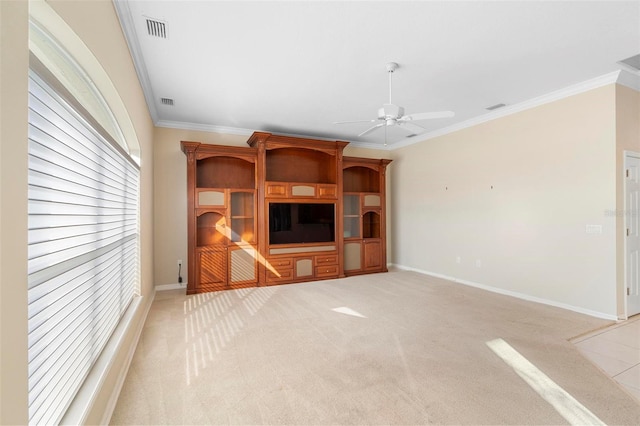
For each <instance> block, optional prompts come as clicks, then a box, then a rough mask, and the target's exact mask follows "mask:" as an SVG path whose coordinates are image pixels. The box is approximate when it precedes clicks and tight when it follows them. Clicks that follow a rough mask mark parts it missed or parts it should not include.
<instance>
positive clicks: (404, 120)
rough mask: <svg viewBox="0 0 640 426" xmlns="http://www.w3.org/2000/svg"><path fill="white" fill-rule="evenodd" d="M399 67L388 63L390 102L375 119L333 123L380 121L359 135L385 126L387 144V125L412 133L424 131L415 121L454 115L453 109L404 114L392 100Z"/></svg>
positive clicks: (380, 110)
mask: <svg viewBox="0 0 640 426" xmlns="http://www.w3.org/2000/svg"><path fill="white" fill-rule="evenodd" d="M398 68H399V65H398V64H397V63H395V62H389V63H388V64H387V72H388V73H389V103H388V104H384V105H383V106H382V108H380V109H379V110H378V118H376V119H373V120H357V121H336V122H334V123H333V124H348V123H375V122H376V121H379V122H380V123H378V124H376V125H375V126H373V127H370V128H368V129H367V130H365V131H364V132H362V133H360V134H359V135H358V136H359V137H360V136H364V135H366V134H368V133H371V132H373V131H374V130H376V129H379V128H381V127H383V126H384V127H385V145H386V130H387V129H386V127H387V126H395V125H398V126H399V127H400V128H401V129H404V130H406V131H408V132H409V133H412V134H418V133H422V132H424V131H425V130H426V129H425V128H424V127H421V126H418V125H417V124H414V123H412V122H413V121H419V120H429V119H433V118H448V117H453V116H454V115H455V114H454V113H453V112H452V111H437V112H422V113H417V114H411V115H404V108H403V107H401V106H398V105H394V104H393V102H391V89H392V81H393V72H394V71H395V70H397V69H398Z"/></svg>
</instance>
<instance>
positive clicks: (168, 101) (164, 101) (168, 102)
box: [160, 98, 173, 106]
mask: <svg viewBox="0 0 640 426" xmlns="http://www.w3.org/2000/svg"><path fill="white" fill-rule="evenodd" d="M160 102H161V103H162V105H167V106H173V99H170V98H160Z"/></svg>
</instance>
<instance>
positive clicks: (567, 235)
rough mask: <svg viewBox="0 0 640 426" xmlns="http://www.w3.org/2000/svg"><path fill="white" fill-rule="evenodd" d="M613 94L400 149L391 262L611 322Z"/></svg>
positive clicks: (603, 92) (575, 99)
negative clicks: (595, 229)
mask: <svg viewBox="0 0 640 426" xmlns="http://www.w3.org/2000/svg"><path fill="white" fill-rule="evenodd" d="M615 95H616V88H615V85H609V86H605V87H601V88H598V89H595V90H591V91H589V92H585V93H582V94H578V95H574V96H572V97H569V98H565V99H562V100H559V101H555V102H552V103H549V104H545V105H542V106H538V107H536V108H532V109H530V110H527V111H523V112H519V113H515V114H512V115H509V116H505V117H502V118H499V119H497V120H494V121H491V122H487V123H484V124H480V125H477V126H474V127H471V128H468V129H464V130H460V131H458V132H455V133H451V134H448V135H445V136H441V137H437V138H434V139H430V140H427V141H424V142H422V143H419V144H416V145H412V146H409V147H406V148H402V149H398V150H396V151H393V160H394V162H393V166H394V168H393V172H394V176H393V184H392V188H391V192H392V198H393V204H392V212H393V222H392V229H391V232H392V234H395V235H396V238H395V239H394V246H393V254H394V257H393V262H394V263H396V264H399V265H402V266H406V267H410V268H415V269H418V270H422V271H426V272H431V273H435V274H440V275H443V276H447V277H453V278H455V279H458V280H461V281H466V282H468V283H472V284H479V285H482V286H487V287H491V288H494V289H496V290H498V291H502V292H505V293H511V294H517V295H522V296H526V297H528V298H531V299H535V300H541V301H547V302H550V303H553V304H556V305H559V306H564V307H568V308H574V309H576V310H580V311H583V312H587V313H591V314H595V315H601V316H607V317H615V315H616V313H617V311H616V246H615V244H616V242H615V241H616V238H615V220H614V218H612V217H608V216H607V215H605V211H607V210H611V209H614V208H615V206H616V180H615V176H616V175H615V173H616V159H615V156H616V139H615V138H616V136H615V131H616V119H615V107H616V105H615ZM586 225H601V226H602V234H587V232H586ZM458 258H459V260H460V262H459V263H458V262H457V259H458ZM477 262H479V263H478V264H477ZM477 265H479V266H477Z"/></svg>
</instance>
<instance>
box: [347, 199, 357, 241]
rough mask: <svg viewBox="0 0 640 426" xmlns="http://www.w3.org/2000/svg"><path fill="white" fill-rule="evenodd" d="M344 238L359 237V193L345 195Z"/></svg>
mask: <svg viewBox="0 0 640 426" xmlns="http://www.w3.org/2000/svg"><path fill="white" fill-rule="evenodd" d="M343 201H344V203H343V205H344V207H343V208H344V238H360V195H345V196H344V198H343Z"/></svg>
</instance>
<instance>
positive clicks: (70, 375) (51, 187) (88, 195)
mask: <svg viewBox="0 0 640 426" xmlns="http://www.w3.org/2000/svg"><path fill="white" fill-rule="evenodd" d="M48 81H49V80H47V81H45V80H44V79H43V78H41V77H40V76H39V75H37V74H36V73H35V72H33V71H31V72H30V74H29V177H28V181H29V201H28V206H29V207H28V209H29V235H28V243H29V246H28V247H29V248H28V255H29V256H28V258H29V260H28V271H29V277H28V287H29V289H28V303H29V308H28V312H29V323H28V332H29V337H28V341H29V421H30V423H32V424H53V423H59V422H60V419H61V418H62V416H63V415H64V413H65V411H66V409H67V408H68V407H69V404H70V403H71V401H72V400H73V398H74V396H75V395H76V393H77V392H78V390H79V389H80V387H81V386H82V383H83V381H84V380H85V378H86V376H87V374H88V373H89V371H90V370H91V367H92V366H93V364H94V362H95V361H96V359H97V358H98V356H99V355H100V352H101V351H102V349H103V348H104V346H105V344H106V342H107V341H108V339H109V337H110V336H111V334H112V333H113V331H114V329H115V328H116V326H117V325H118V322H119V320H120V318H121V317H122V315H123V313H124V312H125V310H126V308H127V306H128V305H129V303H130V302H131V300H132V299H133V297H134V295H135V294H136V293H137V292H139V290H138V282H139V276H138V270H139V253H138V251H139V250H138V205H139V203H138V198H139V197H138V188H139V186H138V182H139V170H138V167H137V165H135V164H134V163H133V162H132V161H131V160H130V159H129V158H128V156H127V155H125V154H123V153H122V152H121V151H120V150H119V149H118V148H116V147H114V144H112V143H110V142H109V141H107V139H105V137H103V136H102V134H101V132H100V131H98V130H97V129H96V128H95V126H94V125H92V124H91V123H92V122H91V120H87V119H85V116H84V115H83V114H82V113H80V112H79V109H78V108H77V107H76V106H72V105H71V104H70V103H68V102H67V101H66V98H65V97H63V96H60V95H59V94H58V93H57V92H56V90H54V89H53V88H52V87H51V85H49V84H48Z"/></svg>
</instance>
